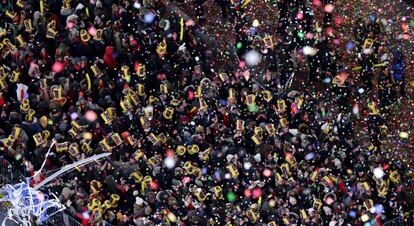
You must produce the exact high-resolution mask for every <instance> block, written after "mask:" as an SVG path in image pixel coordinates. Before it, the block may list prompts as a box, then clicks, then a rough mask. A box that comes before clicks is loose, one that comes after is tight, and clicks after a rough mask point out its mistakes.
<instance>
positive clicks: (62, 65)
mask: <svg viewBox="0 0 414 226" xmlns="http://www.w3.org/2000/svg"><path fill="white" fill-rule="evenodd" d="M64 68H65V63H62V62H59V61H56V62H55V63H54V64H53V65H52V71H53V72H55V73H59V72H61V71H63V69H64Z"/></svg>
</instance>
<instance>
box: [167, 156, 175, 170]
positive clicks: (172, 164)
mask: <svg viewBox="0 0 414 226" xmlns="http://www.w3.org/2000/svg"><path fill="white" fill-rule="evenodd" d="M175 163H176V161H175V159H174V158H172V157H167V158H165V159H164V165H165V166H166V167H167V168H168V169H172V168H174V167H175Z"/></svg>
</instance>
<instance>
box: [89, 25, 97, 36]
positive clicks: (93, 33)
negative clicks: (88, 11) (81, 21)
mask: <svg viewBox="0 0 414 226" xmlns="http://www.w3.org/2000/svg"><path fill="white" fill-rule="evenodd" d="M88 33H89V34H90V35H92V36H95V35H96V28H95V27H94V26H92V27H90V28H89V30H88Z"/></svg>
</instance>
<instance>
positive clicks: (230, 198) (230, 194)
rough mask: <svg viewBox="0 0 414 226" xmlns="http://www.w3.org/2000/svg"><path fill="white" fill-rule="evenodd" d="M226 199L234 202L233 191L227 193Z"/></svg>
mask: <svg viewBox="0 0 414 226" xmlns="http://www.w3.org/2000/svg"><path fill="white" fill-rule="evenodd" d="M227 200H228V201H229V202H234V201H235V200H236V195H235V194H234V193H233V192H229V193H227Z"/></svg>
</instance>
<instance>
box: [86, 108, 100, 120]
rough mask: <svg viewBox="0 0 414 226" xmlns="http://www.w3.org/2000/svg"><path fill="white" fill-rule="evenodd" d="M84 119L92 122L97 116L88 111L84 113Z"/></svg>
mask: <svg viewBox="0 0 414 226" xmlns="http://www.w3.org/2000/svg"><path fill="white" fill-rule="evenodd" d="M85 118H86V119H87V120H88V121H90V122H94V121H95V120H96V119H97V118H98V115H97V114H96V113H95V112H94V111H92V110H89V111H87V112H86V113H85Z"/></svg>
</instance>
